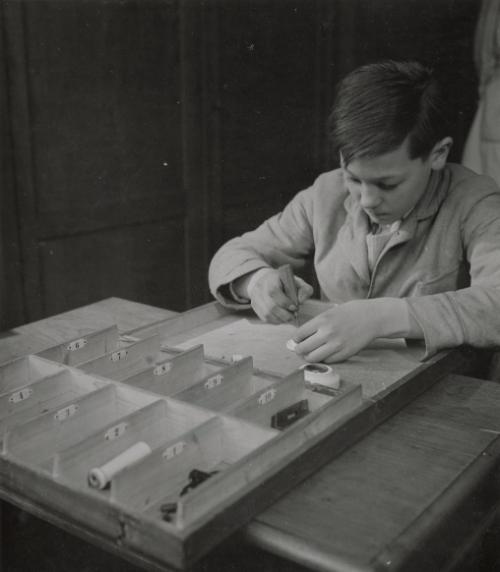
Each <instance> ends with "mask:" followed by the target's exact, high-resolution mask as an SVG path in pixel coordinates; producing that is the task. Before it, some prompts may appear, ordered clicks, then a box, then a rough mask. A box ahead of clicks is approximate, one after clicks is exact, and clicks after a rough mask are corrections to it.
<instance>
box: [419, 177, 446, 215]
mask: <svg viewBox="0 0 500 572" xmlns="http://www.w3.org/2000/svg"><path fill="white" fill-rule="evenodd" d="M450 180H451V173H450V169H449V168H448V167H445V168H444V169H441V170H440V171H432V172H431V176H430V178H429V183H428V184H427V189H426V190H425V192H424V194H423V195H422V198H421V199H420V200H419V201H418V203H417V204H416V206H415V213H416V217H417V220H423V219H426V218H429V217H432V216H434V215H435V214H436V213H437V211H438V210H439V207H440V206H441V203H442V202H443V201H444V199H445V197H446V195H447V194H448V189H449V186H450Z"/></svg>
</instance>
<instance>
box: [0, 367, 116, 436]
mask: <svg viewBox="0 0 500 572" xmlns="http://www.w3.org/2000/svg"><path fill="white" fill-rule="evenodd" d="M106 384H108V382H107V381H104V380H98V379H94V378H89V377H88V376H86V375H83V374H82V373H80V372H78V371H77V370H73V371H71V370H67V369H63V370H60V371H58V372H57V373H55V374H54V375H51V376H48V377H43V378H41V379H39V380H37V381H34V382H33V383H30V384H29V385H24V386H22V387H19V388H17V389H15V390H14V391H9V392H7V393H4V394H2V395H0V435H3V434H4V433H5V431H6V430H8V429H9V428H10V427H12V426H13V425H16V424H17V425H19V424H21V423H24V422H26V421H28V420H29V419H31V418H33V417H36V416H38V415H42V414H43V413H46V412H47V411H50V410H53V409H56V408H57V407H59V406H60V405H62V404H64V403H67V402H70V401H72V400H74V399H76V398H78V397H79V396H81V395H85V394H86V393H89V392H91V391H94V390H96V389H98V388H100V387H103V386H104V385H106Z"/></svg>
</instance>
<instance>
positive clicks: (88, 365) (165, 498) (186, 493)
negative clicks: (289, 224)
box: [0, 305, 367, 569]
mask: <svg viewBox="0 0 500 572" xmlns="http://www.w3.org/2000/svg"><path fill="white" fill-rule="evenodd" d="M214 311H215V313H216V316H217V317H216V319H215V320H214V319H213V316H214V314H213V312H214ZM219 318H220V319H219ZM240 319H241V316H234V315H230V314H226V313H224V314H221V313H220V309H219V307H218V306H215V305H210V306H208V307H202V308H201V309H199V310H198V311H197V312H193V313H189V312H188V313H186V314H184V315H183V316H181V318H180V320H179V319H178V318H173V319H172V320H166V321H164V322H161V323H159V324H156V325H155V326H154V327H153V329H150V328H148V329H143V330H141V331H136V332H131V333H129V334H128V335H121V336H120V335H119V333H118V331H117V329H116V328H107V329H105V330H102V331H98V332H94V333H92V334H91V335H89V336H85V337H82V338H79V339H76V340H68V341H67V342H65V343H64V344H61V345H59V346H56V347H54V348H51V349H49V350H46V351H44V352H42V353H41V354H39V355H38V356H26V357H24V358H20V359H18V360H15V361H13V362H10V363H6V364H3V365H2V366H0V438H1V440H2V456H1V457H0V494H1V496H2V497H3V498H5V499H8V500H10V501H12V502H18V503H19V504H21V505H22V506H23V507H25V508H28V509H30V510H33V512H35V513H37V512H43V513H45V514H47V513H50V514H51V515H53V519H54V520H55V521H57V522H58V523H69V525H70V526H71V528H72V529H73V530H77V531H78V530H80V531H83V532H85V533H86V534H87V535H89V536H97V535H98V536H99V537H101V538H103V539H107V540H108V541H109V543H110V545H112V544H114V545H118V546H119V547H120V551H121V552H123V553H124V554H127V553H129V554H131V555H132V554H133V555H139V556H140V558H141V559H142V560H143V561H146V562H148V563H149V564H150V565H154V566H158V567H165V566H169V567H171V568H174V569H184V568H186V567H187V566H189V565H191V564H193V563H194V562H195V561H196V560H198V559H199V558H200V557H201V556H203V554H205V553H206V552H207V551H208V550H209V549H210V548H212V547H213V546H214V545H215V544H217V543H218V542H220V541H221V540H222V539H223V538H224V537H226V536H227V535H229V534H230V533H231V532H233V531H234V530H236V529H237V528H238V527H239V526H241V525H242V524H244V523H245V522H246V521H248V520H249V519H250V518H251V517H252V516H253V515H254V514H255V510H259V509H261V508H262V506H263V505H264V504H266V503H268V502H271V501H272V500H273V499H274V498H276V497H277V496H278V495H280V494H283V493H284V492H286V490H287V489H288V488H289V487H290V486H293V484H294V483H295V482H296V479H293V478H292V479H285V480H283V481H280V480H279V475H280V473H281V471H283V469H285V468H286V467H288V466H290V463H292V462H294V463H297V462H300V461H301V459H305V457H304V455H306V453H307V452H308V451H310V450H311V449H314V447H315V446H317V445H318V443H321V442H323V441H324V439H325V436H327V435H330V434H332V433H334V432H335V431H336V429H338V428H341V427H342V426H343V425H344V424H345V422H346V421H348V420H349V419H351V418H353V416H355V415H356V414H357V413H358V412H360V411H362V410H364V409H366V406H367V404H366V402H364V401H363V399H362V396H361V385H360V384H359V383H355V382H353V381H351V380H346V379H343V380H342V382H341V384H340V387H339V388H338V389H336V390H331V389H330V390H329V391H326V392H324V391H320V392H318V391H313V388H312V387H311V386H310V385H309V384H306V382H305V380H304V374H303V371H302V370H301V369H299V367H298V364H293V365H291V364H287V367H288V365H290V370H289V371H286V372H283V371H280V368H279V367H278V368H277V369H275V370H274V371H265V370H264V369H263V368H255V367H254V361H253V357H252V349H259V348H257V346H256V344H247V343H244V344H243V346H244V347H245V349H247V350H249V351H245V352H243V353H242V352H232V353H231V354H230V355H229V354H227V355H224V356H209V355H205V354H206V352H205V351H204V345H203V344H202V343H199V340H198V338H199V336H200V335H201V334H206V333H207V332H208V333H211V332H212V333H213V332H215V337H216V338H217V340H218V341H220V339H221V335H222V337H224V336H225V332H224V331H222V332H221V331H216V330H217V329H218V326H221V325H222V326H224V327H225V326H227V325H230V324H236V325H237V322H238V320H240ZM193 320H194V322H193ZM200 320H201V322H202V327H201V329H200V324H199V322H200ZM221 322H222V324H221ZM285 333H286V332H285ZM282 334H283V332H282V333H281V334H280V336H281V335H282ZM241 335H242V336H243V338H245V337H246V338H247V341H248V339H249V338H248V337H247V332H245V331H244V332H243V333H242V334H241ZM230 337H231V338H234V337H235V335H234V334H231V336H230ZM236 337H238V332H236ZM240 342H241V340H240ZM240 342H239V346H238V347H240V348H241V347H242V346H241V343H240ZM243 342H245V339H243ZM207 343H208V342H207ZM270 343H271V342H268V343H267V344H266V346H267V348H269V345H270ZM272 343H274V345H275V346H276V343H277V342H276V341H274V342H272ZM267 351H269V350H267ZM276 351H277V353H278V354H279V353H280V351H281V348H279V349H278V348H276ZM286 351H287V352H288V350H286ZM235 354H237V355H235ZM257 354H259V352H257ZM257 357H258V359H261V356H260V355H258V356H257ZM268 357H269V356H268ZM292 357H293V355H292ZM295 357H296V356H295ZM315 389H317V388H315ZM328 459H329V457H328V456H325V457H324V458H323V457H322V458H318V459H317V460H316V461H314V462H309V461H308V462H307V470H306V471H305V472H304V471H302V473H301V474H302V477H301V478H303V476H305V475H306V474H308V473H310V472H312V471H314V470H315V469H316V468H317V467H318V466H319V465H320V464H322V463H324V462H326V461H327V460H328ZM200 475H201V482H200V483H198V482H197V480H199V479H198V477H200ZM276 479H278V481H276ZM277 482H279V490H277V487H276V483H277ZM256 498H257V499H258V500H257V501H256ZM221 518H222V519H223V521H224V526H219V524H220V522H221Z"/></svg>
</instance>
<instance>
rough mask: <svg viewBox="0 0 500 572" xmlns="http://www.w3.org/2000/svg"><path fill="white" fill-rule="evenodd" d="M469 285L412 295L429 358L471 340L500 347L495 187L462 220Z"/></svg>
mask: <svg viewBox="0 0 500 572" xmlns="http://www.w3.org/2000/svg"><path fill="white" fill-rule="evenodd" d="M461 230H462V241H463V249H464V254H465V256H466V259H467V262H468V264H469V269H470V270H469V272H470V286H469V287H467V288H463V289H461V290H457V291H453V292H443V293H440V294H432V295H428V296H422V297H414V298H407V302H408V304H409V309H410V312H411V314H412V316H413V318H414V319H415V320H416V321H417V322H418V323H419V325H420V327H421V328H422V330H423V333H424V339H425V345H426V353H425V356H424V359H425V358H428V357H430V356H431V355H432V354H434V353H436V352H437V351H439V350H441V349H444V348H449V347H455V346H459V345H462V344H469V345H473V346H476V347H492V346H500V193H499V192H498V190H497V189H495V188H494V187H493V190H492V192H491V193H490V194H487V195H486V196H484V197H483V198H482V199H481V200H480V201H479V202H478V203H477V204H475V205H474V206H473V207H472V209H471V210H470V211H469V212H468V213H467V214H466V216H464V217H463V220H462V226H461Z"/></svg>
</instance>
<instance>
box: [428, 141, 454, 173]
mask: <svg viewBox="0 0 500 572" xmlns="http://www.w3.org/2000/svg"><path fill="white" fill-rule="evenodd" d="M452 145H453V139H452V138H451V137H445V138H444V139H441V140H440V141H438V142H437V143H436V144H435V145H434V147H433V148H432V151H431V153H430V157H429V158H430V161H431V169H433V170H434V171H439V170H440V169H442V168H443V167H444V166H445V165H446V161H447V160H448V155H449V153H450V149H451V146H452Z"/></svg>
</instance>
